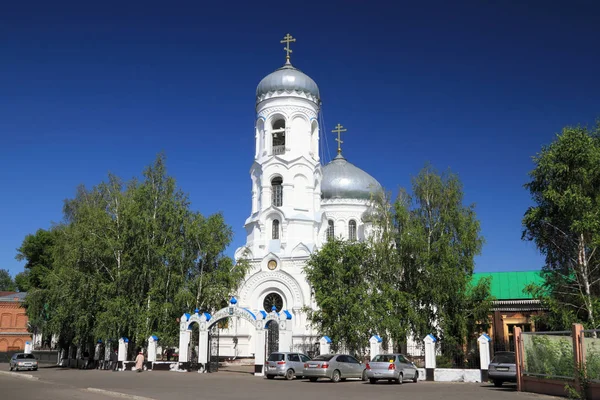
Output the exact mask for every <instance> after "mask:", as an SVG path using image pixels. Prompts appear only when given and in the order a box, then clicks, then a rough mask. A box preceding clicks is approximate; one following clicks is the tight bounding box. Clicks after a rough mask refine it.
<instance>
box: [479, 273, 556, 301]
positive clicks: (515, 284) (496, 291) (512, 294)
mask: <svg viewBox="0 0 600 400" xmlns="http://www.w3.org/2000/svg"><path fill="white" fill-rule="evenodd" d="M487 277H491V278H492V282H491V292H492V296H494V297H495V298H496V300H515V299H531V298H532V297H531V295H529V294H528V293H525V292H523V289H525V287H526V286H527V285H529V284H530V283H535V284H538V285H541V284H542V283H543V282H544V280H543V279H542V277H541V276H540V271H518V272H483V273H479V274H473V280H472V281H471V283H472V284H473V285H476V284H477V282H479V280H480V279H481V278H487Z"/></svg>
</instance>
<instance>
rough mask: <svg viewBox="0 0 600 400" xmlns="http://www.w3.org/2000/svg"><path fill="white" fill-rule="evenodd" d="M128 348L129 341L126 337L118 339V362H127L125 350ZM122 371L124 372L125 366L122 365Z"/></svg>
mask: <svg viewBox="0 0 600 400" xmlns="http://www.w3.org/2000/svg"><path fill="white" fill-rule="evenodd" d="M128 347H129V339H127V338H126V337H122V338H121V339H119V355H118V360H119V361H127V348H128ZM123 370H125V365H123Z"/></svg>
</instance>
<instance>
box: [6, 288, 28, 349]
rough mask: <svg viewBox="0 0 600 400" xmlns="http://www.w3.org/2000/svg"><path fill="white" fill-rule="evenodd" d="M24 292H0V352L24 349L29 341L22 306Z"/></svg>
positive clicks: (25, 317)
mask: <svg viewBox="0 0 600 400" xmlns="http://www.w3.org/2000/svg"><path fill="white" fill-rule="evenodd" d="M25 295H26V293H15V292H0V352H7V351H19V350H24V349H25V342H27V341H31V334H30V333H29V332H28V330H27V321H28V319H27V314H26V313H25V308H23V304H22V303H23V300H24V299H25Z"/></svg>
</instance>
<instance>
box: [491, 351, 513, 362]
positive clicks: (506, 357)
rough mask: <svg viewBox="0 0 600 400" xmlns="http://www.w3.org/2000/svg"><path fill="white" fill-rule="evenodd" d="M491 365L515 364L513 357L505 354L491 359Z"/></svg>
mask: <svg viewBox="0 0 600 400" xmlns="http://www.w3.org/2000/svg"><path fill="white" fill-rule="evenodd" d="M492 363H494V364H500V363H502V364H514V363H515V355H514V354H511V353H505V354H497V355H495V356H494V358H493V359H492Z"/></svg>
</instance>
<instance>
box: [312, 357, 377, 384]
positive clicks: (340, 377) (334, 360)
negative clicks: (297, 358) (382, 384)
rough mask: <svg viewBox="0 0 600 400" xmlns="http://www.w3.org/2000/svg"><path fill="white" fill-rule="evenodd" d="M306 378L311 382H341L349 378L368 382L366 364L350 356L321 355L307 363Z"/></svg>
mask: <svg viewBox="0 0 600 400" xmlns="http://www.w3.org/2000/svg"><path fill="white" fill-rule="evenodd" d="M304 377H305V378H308V379H310V381H311V382H316V381H317V379H319V378H327V379H331V381H332V382H339V381H345V380H346V379H347V378H358V379H362V380H366V373H365V366H364V364H363V363H361V362H360V361H358V360H357V359H356V358H354V357H352V356H350V355H348V354H321V355H320V356H317V357H315V358H313V359H312V360H310V361H309V362H308V363H306V365H305V367H304Z"/></svg>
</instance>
